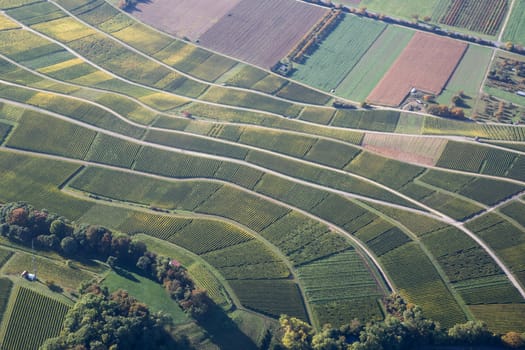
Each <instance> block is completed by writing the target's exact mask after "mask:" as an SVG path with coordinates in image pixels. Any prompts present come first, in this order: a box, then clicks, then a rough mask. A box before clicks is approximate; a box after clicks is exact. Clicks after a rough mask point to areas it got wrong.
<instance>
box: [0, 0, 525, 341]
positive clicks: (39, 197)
mask: <svg viewBox="0 0 525 350" xmlns="http://www.w3.org/2000/svg"><path fill="white" fill-rule="evenodd" d="M491 1H492V2H491ZM362 3H363V4H364V5H362V6H370V9H371V11H378V12H377V17H381V18H375V17H374V15H373V14H372V16H364V15H362V14H359V15H356V14H350V13H348V14H343V15H340V14H339V12H338V11H334V12H330V10H329V9H328V8H327V7H324V6H318V5H313V4H309V3H307V2H297V1H291V0H287V1H284V2H283V1H277V0H264V1H260V2H254V1H252V0H228V1H223V2H221V3H219V2H210V1H209V0H195V1H193V2H190V1H187V0H182V1H179V2H177V4H172V6H173V9H174V10H173V11H187V13H186V15H185V16H181V15H180V13H177V14H174V15H173V16H172V17H170V21H169V22H171V23H168V22H163V21H165V20H166V16H167V14H168V13H169V12H171V11H172V10H170V11H168V7H169V6H170V5H169V4H168V3H167V2H166V1H165V0H159V1H155V2H154V3H153V2H151V3H148V2H141V3H139V4H137V8H136V10H138V11H136V10H133V9H131V8H127V9H126V10H125V11H121V10H120V9H118V8H117V7H114V6H113V5H114V4H112V3H110V2H107V1H105V0H94V1H89V2H86V1H84V0H53V1H41V0H34V1H27V0H5V1H0V12H1V13H0V148H1V149H0V173H1V174H2V176H1V179H0V203H7V202H11V201H24V202H27V203H30V204H31V205H33V206H35V207H36V208H45V209H46V211H44V210H42V212H43V213H46V215H47V213H53V212H56V213H59V214H58V215H60V216H62V215H63V216H64V217H67V218H69V219H71V220H73V221H74V222H75V223H76V224H77V223H78V224H79V225H81V224H85V225H87V224H92V225H103V226H105V227H108V228H110V229H111V230H112V231H113V232H114V234H115V235H121V234H125V235H129V237H130V238H131V239H132V240H133V241H134V242H144V243H145V244H147V245H148V249H151V252H153V253H155V254H161V255H166V256H169V257H170V260H169V261H172V262H173V260H176V261H177V262H179V263H180V264H182V265H183V266H184V267H185V268H186V269H187V271H188V273H189V275H190V276H191V278H192V280H193V281H195V285H196V286H197V287H199V288H204V289H206V290H207V291H208V295H209V296H210V297H211V299H212V300H213V301H214V302H215V303H216V304H217V306H218V307H217V308H215V307H214V306H213V307H212V308H213V312H214V313H215V312H216V313H217V314H214V315H213V316H212V317H210V318H209V319H206V321H205V322H208V323H210V324H211V323H213V322H215V320H220V321H218V323H220V324H217V325H215V324H214V325H211V326H212V327H211V328H209V329H208V328H206V329H204V328H199V327H200V326H201V325H200V323H201V322H200V321H199V322H198V323H195V322H193V321H192V320H191V317H189V316H188V315H186V314H184V313H183V312H182V311H181V310H180V309H179V308H178V307H175V308H174V307H173V306H176V305H175V304H174V302H173V301H172V300H171V299H169V298H167V297H166V296H167V294H166V293H165V291H164V289H163V288H160V287H159V286H158V285H156V286H154V284H155V283H153V282H152V281H148V280H146V279H144V278H143V276H140V275H138V274H134V273H135V272H134V271H129V275H127V274H126V272H125V271H117V270H118V269H109V268H108V266H107V265H106V264H104V263H103V262H90V261H75V260H74V259H73V257H66V258H64V257H62V256H60V255H57V254H54V253H53V252H51V251H42V252H38V254H36V255H37V256H35V254H34V253H35V252H33V251H30V250H29V248H27V247H25V248H24V247H19V246H18V245H17V244H18V243H16V242H14V243H12V244H13V245H15V246H14V247H12V248H11V247H9V249H10V250H9V251H8V250H7V248H0V267H1V276H0V315H2V317H3V320H2V326H1V328H0V332H1V333H2V334H0V339H2V342H3V343H2V345H1V346H0V347H2V349H3V348H6V349H7V348H9V349H11V348H14V349H26V348H36V347H38V345H40V344H41V343H42V341H43V340H44V338H46V337H49V336H53V335H56V334H57V332H58V330H59V328H60V324H61V321H62V320H63V318H64V315H65V312H66V311H67V309H68V306H67V305H65V304H62V302H61V301H60V300H66V299H64V298H66V297H67V298H70V299H71V300H73V301H74V300H75V299H76V298H77V297H78V294H77V293H76V291H77V290H78V287H79V286H80V285H81V284H82V283H84V282H85V281H89V280H91V279H92V278H97V279H100V280H104V282H102V283H104V286H107V287H108V288H109V289H111V290H115V289H117V288H118V287H122V286H125V288H127V289H128V290H129V291H130V293H131V294H133V295H135V296H136V297H138V298H139V299H140V300H143V302H145V303H147V304H149V305H151V307H152V310H153V311H160V310H162V311H166V312H168V313H170V314H171V315H172V316H173V318H174V319H175V323H176V328H177V329H178V332H179V331H180V332H182V333H184V332H185V330H188V329H191V332H192V333H191V335H189V338H188V339H189V342H190V343H191V344H189V346H190V345H191V346H193V345H195V344H194V343H193V342H197V343H199V342H201V341H202V342H203V343H205V345H203V346H195V348H196V349H201V348H206V349H210V350H215V349H216V347H215V345H216V344H215V343H214V340H217V339H219V338H217V336H220V337H223V336H224V337H225V338H224V339H227V338H228V337H230V336H232V335H230V334H229V330H231V331H232V332H243V333H245V335H246V336H247V337H252V340H253V341H254V345H255V347H254V348H256V347H262V348H263V347H264V346H263V345H264V344H263V338H265V335H264V334H265V332H266V329H268V328H270V329H275V327H276V325H277V318H278V317H279V316H280V315H281V314H282V313H287V314H289V315H291V316H296V317H299V318H301V319H302V320H305V321H308V322H310V323H311V324H312V325H313V326H314V328H315V329H317V330H320V329H322V327H323V325H324V324H325V323H330V324H332V326H333V327H335V328H339V327H340V326H342V325H345V324H348V323H351V322H352V320H353V319H354V318H356V319H359V320H360V321H361V322H362V323H363V324H364V323H366V322H368V321H381V320H384V318H385V316H386V315H385V310H386V308H385V300H386V299H385V297H386V296H388V294H390V293H391V292H398V293H399V294H400V295H401V296H402V297H404V298H405V299H406V301H407V302H408V303H415V304H418V305H420V306H421V307H422V309H423V312H424V315H425V316H427V317H430V318H432V319H434V320H436V321H438V322H440V324H441V326H442V328H443V329H448V328H450V327H452V326H453V325H455V324H456V323H462V322H465V321H467V320H480V321H485V322H487V323H488V325H489V327H490V328H489V329H490V330H491V331H496V332H506V331H509V330H515V331H517V332H523V330H525V325H523V321H522V319H520V318H519V316H520V315H521V314H520V312H522V311H523V309H522V308H521V307H522V305H523V290H522V285H523V284H524V283H525V262H524V261H523V252H524V249H525V238H524V237H525V236H524V234H523V233H524V230H525V221H524V219H523V216H524V215H523V214H524V213H525V210H524V205H523V196H524V191H525V175H524V174H525V155H524V154H522V153H523V150H524V149H525V148H524V147H525V146H523V143H524V141H525V128H523V127H521V126H519V125H510V124H502V123H496V122H495V123H487V124H484V123H483V122H482V121H484V117H482V116H480V119H479V120H478V121H475V122H474V121H460V120H452V119H444V118H439V117H435V116H430V115H426V114H425V113H423V111H420V112H418V113H413V112H410V111H408V110H401V109H399V108H397V107H396V108H377V107H376V106H373V105H367V103H373V102H377V103H380V104H386V105H392V106H398V102H399V101H400V99H401V100H402V99H403V98H404V97H405V96H406V94H407V93H408V92H409V91H411V89H412V88H416V89H417V90H420V91H418V94H420V95H418V96H421V97H414V98H415V99H416V98H417V99H419V98H420V99H421V102H417V104H418V105H419V104H421V105H424V104H425V103H427V102H428V101H431V100H433V101H435V102H437V103H442V104H446V105H448V104H449V103H450V100H451V98H452V97H453V96H454V95H456V94H458V93H459V91H462V94H461V95H462V96H463V97H464V103H465V106H464V107H465V110H466V112H467V114H468V113H475V111H480V110H481V109H483V108H485V107H487V106H488V107H490V108H492V109H493V110H492V112H494V113H496V111H497V110H498V108H499V107H498V102H496V101H499V100H498V98H500V97H498V96H500V95H496V94H494V95H495V96H496V97H494V98H491V101H492V100H493V104H492V105H490V106H489V105H488V104H484V103H485V102H486V101H485V100H483V97H481V98H480V99H478V97H479V96H478V92H480V88H481V82H482V81H483V80H484V79H483V78H484V76H483V74H484V72H483V70H484V68H487V69H488V67H489V64H490V63H489V62H490V60H491V57H492V56H494V57H496V58H495V60H496V61H495V62H496V63H497V64H496V63H494V64H492V66H491V67H492V68H491V70H493V69H496V72H494V74H492V73H491V71H489V72H488V74H489V75H491V74H492V75H495V76H499V78H502V77H504V76H503V75H502V74H503V73H504V72H509V71H512V67H514V68H516V71H515V72H514V71H512V74H511V75H510V76H511V77H512V79H514V78H515V77H516V76H518V73H519V69H518V68H519V67H520V66H519V62H518V61H519V60H517V59H516V58H515V56H514V55H510V54H501V53H499V54H497V55H493V52H492V51H491V50H490V49H489V48H484V47H481V46H477V45H468V44H466V43H465V42H462V41H458V40H455V39H452V38H445V37H443V36H436V35H433V34H429V33H423V32H416V31H414V30H412V29H411V28H407V27H409V26H407V27H402V26H393V25H391V24H388V21H389V18H388V16H389V15H390V14H391V13H394V12H396V11H397V12H398V13H399V12H400V11H412V10H411V9H413V13H412V14H414V15H415V14H416V13H415V12H416V11H417V14H418V15H419V16H426V15H428V16H430V15H432V16H434V14H438V13H441V14H442V16H443V17H439V18H438V17H434V18H431V19H424V18H423V17H421V18H420V19H417V18H413V20H414V21H415V20H418V21H419V22H420V24H423V22H428V23H427V24H428V25H429V26H431V25H434V24H435V23H436V22H438V21H440V18H443V21H445V20H446V21H447V23H448V22H450V25H451V26H461V27H462V28H464V29H465V31H478V32H480V33H484V35H493V34H489V33H488V32H489V31H496V32H497V31H499V30H500V26H501V23H496V22H498V21H499V22H501V18H503V17H504V16H505V15H506V12H507V11H508V8H507V7H508V4H507V1H499V0H490V1H483V2H476V3H474V2H473V1H466V0H464V1H459V0H458V1H456V0H451V1H448V2H440V3H439V4H438V2H436V1H434V0H432V1H427V2H426V3H425V4H423V3H417V4H416V3H415V2H412V4H411V6H412V7H410V9H409V8H407V5H406V3H408V2H404V3H403V4H402V3H401V2H400V1H399V0H392V1H391V2H388V3H385V2H378V1H377V0H363V1H362ZM487 4H491V5H487ZM360 6H361V5H360ZM483 6H485V7H483ZM489 6H493V7H494V8H493V10H494V11H492V14H493V17H491V18H489V14H490V13H491V11H486V9H487V8H488V7H489ZM518 6H519V5H518ZM199 8H200V9H201V10H199V11H201V12H199V13H200V14H201V15H202V16H201V17H200V18H199V19H198V20H197V19H195V14H196V13H197V11H198V10H197V9H199ZM518 8H519V7H518ZM162 9H163V10H164V11H165V12H166V13H158V11H161V10H162ZM374 9H375V10H374ZM156 11H157V12H156ZM382 11H384V13H383V12H382ZM434 11H435V12H434ZM469 11H471V12H469ZM380 15H382V16H380ZM133 16H135V17H137V18H141V19H144V20H145V21H146V22H148V21H149V23H150V24H158V25H159V26H164V28H166V30H168V29H169V30H171V31H172V34H173V33H174V34H175V36H176V37H172V36H169V35H166V34H163V33H162V32H160V31H157V30H155V29H154V28H152V27H150V26H149V25H147V24H143V23H141V22H139V21H137V20H136V19H135V18H134V17H133ZM325 16H326V17H325ZM339 16H341V17H340V18H339ZM406 16H409V15H407V13H404V14H403V15H402V16H401V17H406ZM483 16H485V22H483V21H484V19H483ZM367 17H369V18H367ZM467 17H468V18H467ZM299 19H301V20H300V21H299ZM339 19H340V20H341V21H340V22H339V23H338V25H337V26H334V27H333V28H330V29H331V30H330V31H329V33H328V32H327V33H325V34H323V38H322V40H320V39H321V38H316V39H315V41H316V43H315V45H318V47H317V48H316V50H309V49H308V50H304V51H305V52H303V53H304V60H302V61H301V62H300V63H298V62H294V66H293V68H294V70H293V71H292V74H291V78H292V79H296V80H297V81H296V80H291V79H288V78H287V77H285V76H279V75H276V74H274V72H272V71H270V70H267V69H261V68H257V67H256V66H254V65H251V64H250V62H251V63H257V64H259V65H261V66H263V67H269V66H270V63H268V62H270V61H271V65H273V64H274V63H275V62H277V61H278V60H279V59H281V58H283V57H284V56H285V55H286V53H288V52H290V50H291V49H292V48H294V47H296V48H297V50H296V51H297V53H300V51H301V50H302V49H304V48H305V47H307V46H308V45H306V46H304V47H302V48H301V47H299V46H296V45H297V43H299V41H300V40H301V38H303V37H304V36H305V34H306V33H308V32H309V31H310V30H311V29H312V28H313V27H314V26H315V24H316V23H317V24H318V26H317V29H319V30H321V29H323V26H324V25H325V24H326V25H331V24H333V23H334V22H335V21H337V20H339ZM467 19H468V20H467ZM151 21H153V22H151ZM332 21H333V22H332ZM156 22H158V23H156ZM299 22H300V23H299ZM511 22H512V18H511ZM168 27H169V28H168ZM446 28H448V26H447V27H446ZM325 35H326V36H325ZM184 36H187V38H186V39H185V40H180V39H179V37H184ZM272 38H273V39H272ZM309 38H310V37H309ZM310 39H311V38H310ZM310 39H308V40H310ZM197 40H199V42H198V44H199V45H202V46H196V45H194V44H193V43H192V41H193V42H196V41H197ZM308 42H309V41H307V42H305V44H308ZM209 45H217V47H216V49H217V50H218V51H217V52H216V51H213V52H212V51H210V50H207V49H206V47H207V46H209ZM281 51H282V52H281ZM219 52H226V53H228V54H231V55H232V57H229V56H228V57H227V56H223V55H221V54H220V53H219ZM241 56H242V57H241ZM236 57H237V58H238V57H240V58H244V59H245V60H246V62H244V61H242V62H241V61H238V60H237V59H236ZM503 68H504V69H503ZM509 74H510V73H509ZM493 78H494V77H493ZM500 80H501V79H500ZM487 81H490V82H491V83H489V84H493V86H487V87H486V88H487V90H486V91H485V92H486V94H489V93H492V90H490V89H499V90H501V91H503V92H505V91H504V86H503V85H501V84H500V85H497V84H496V83H495V81H496V80H495V79H492V78H491V77H489V78H488V79H487ZM304 84H308V85H311V86H313V87H316V89H312V88H309V87H308V86H307V85H304ZM494 84H496V85H494ZM517 86H520V85H516V87H517ZM318 89H319V90H318ZM323 90H324V91H326V92H328V91H330V94H326V93H324V92H323ZM442 91H443V93H442V94H441V96H430V95H429V96H425V94H430V93H432V94H434V95H439V94H440V93H441V92H442ZM505 93H508V94H511V93H512V92H510V91H506V92H505ZM394 95H396V96H394ZM401 95H403V96H401ZM343 97H347V98H352V99H356V100H355V101H347V100H344V99H343ZM367 98H368V100H367ZM487 98H488V97H487ZM514 98H518V96H517V95H516V96H514ZM365 100H367V101H365ZM394 100H395V101H394ZM392 101H394V102H395V103H390V102H392ZM484 101H485V102H484ZM362 102H364V103H363V104H362V105H359V104H360V103H362ZM513 103H514V102H513ZM414 104H416V102H414ZM516 106H517V104H516ZM488 107H487V108H488ZM516 108H517V109H516V110H512V111H511V106H510V101H509V102H505V104H504V109H505V111H503V112H502V113H503V114H504V117H505V118H506V119H505V120H502V121H514V120H516V119H515V118H514V117H512V116H510V114H509V113H510V112H516V111H519V110H520V109H518V107H516ZM520 108H521V107H520ZM476 113H477V112H476ZM505 113H506V114H505ZM513 118H514V119H513ZM496 121H497V120H496ZM5 219H6V220H14V219H13V217H10V216H7V217H6V218H5ZM33 219H34V218H33V217H31V220H33ZM54 219H55V217H54V218H53V221H51V220H50V221H49V222H46V223H45V224H46V225H49V226H50V227H51V225H52V223H53V222H54ZM55 225H57V224H55ZM35 227H36V226H35ZM82 227H83V228H86V226H82ZM15 230H16V228H15V229H10V228H9V227H8V225H2V226H1V227H0V233H1V234H2V236H6V237H10V236H13V235H15V233H17V232H15ZM86 230H87V229H86ZM75 234H78V235H79V237H82V234H83V231H81V230H80V231H79V232H76V233H75ZM86 236H87V234H86ZM469 236H470V237H469ZM474 236H476V237H478V238H479V239H481V240H482V241H483V242H484V244H486V246H484V245H483V244H480V243H477V241H476V240H474V239H472V238H471V237H474ZM6 239H7V238H6ZM53 239H54V240H55V241H56V242H54V243H53V244H55V245H56V246H59V245H60V244H61V236H60V234H59V233H57V235H56V237H54V238H53ZM1 243H2V244H4V240H3V239H2V242H1ZM10 244H11V243H10ZM137 244H138V243H137ZM487 247H488V248H487ZM11 249H13V251H14V253H13V252H11ZM24 249H25V250H24ZM491 252H494V254H495V255H492V254H491ZM66 259H70V260H66ZM167 261H168V260H167ZM33 264H36V265H38V278H39V281H40V282H42V283H39V284H32V283H30V282H29V281H25V280H24V279H21V278H20V279H18V277H17V276H18V275H19V274H20V272H21V269H22V270H23V269H26V270H31V266H32V265H33ZM117 272H118V273H117ZM119 273H121V274H119ZM126 276H127V277H126ZM6 277H7V279H6ZM104 278H105V279H104ZM516 280H518V281H519V282H520V283H516V282H515V281H516ZM10 281H11V282H13V283H11V282H10ZM51 282H52V283H51ZM49 286H51V287H52V288H55V290H56V291H53V290H52V288H51V287H49ZM29 287H31V289H29ZM48 287H49V288H48ZM48 296H52V297H54V298H50V297H48ZM495 306H498V307H499V306H501V307H499V308H496V307H495ZM490 312H493V314H494V318H492V319H488V320H487V319H483V318H485V317H488V316H487V315H490ZM53 315H55V316H54V317H53V321H47V320H46V316H53ZM205 322H203V323H205ZM33 323H38V324H37V325H34V324H33ZM263 324H264V327H266V328H264V327H263V326H261V327H263V328H261V329H256V328H257V327H258V325H263ZM223 325H224V327H225V328H226V329H228V332H224V329H222V328H221V332H222V333H224V334H218V333H217V330H215V329H214V328H213V327H215V328H220V327H223ZM206 326H210V325H206ZM23 327H33V328H34V329H35V332H37V333H38V334H37V335H36V336H35V337H32V336H31V337H27V336H24V335H26V333H27V329H26V328H23ZM179 327H181V328H179ZM192 327H195V328H192ZM224 327H223V328H224ZM193 329H196V330H193ZM193 332H194V333H193ZM182 333H179V334H182ZM216 333H217V334H216ZM226 333H228V334H226ZM232 334H235V333H232ZM237 334H240V333H237ZM221 339H223V338H221ZM24 342H26V343H24ZM217 344H219V343H217ZM232 347H233V345H232Z"/></svg>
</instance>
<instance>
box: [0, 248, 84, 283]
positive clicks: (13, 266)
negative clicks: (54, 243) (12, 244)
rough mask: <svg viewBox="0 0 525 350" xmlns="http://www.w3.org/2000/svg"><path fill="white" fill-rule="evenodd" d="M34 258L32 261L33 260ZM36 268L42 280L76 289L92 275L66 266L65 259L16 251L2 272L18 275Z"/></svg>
mask: <svg viewBox="0 0 525 350" xmlns="http://www.w3.org/2000/svg"><path fill="white" fill-rule="evenodd" d="M33 258H34V262H33ZM33 268H34V269H36V273H37V277H38V279H39V280H40V281H42V282H44V283H45V282H49V281H53V282H55V283H56V284H58V285H59V286H61V287H63V288H69V289H70V290H77V289H78V288H79V287H80V284H81V283H82V282H87V281H89V280H91V279H92V278H93V275H92V274H90V273H87V272H86V271H83V270H80V269H78V268H76V267H74V266H71V267H70V266H67V265H66V263H65V260H63V261H60V262H56V261H54V260H51V259H48V258H44V257H39V256H36V257H34V256H33V255H32V254H25V253H17V254H15V255H14V256H13V257H12V258H11V259H10V260H9V262H8V263H7V265H6V266H5V268H4V270H3V272H4V273H5V274H8V275H14V276H17V275H19V274H20V273H21V272H22V271H24V270H27V271H32V270H33Z"/></svg>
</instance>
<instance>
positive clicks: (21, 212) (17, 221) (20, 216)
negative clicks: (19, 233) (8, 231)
mask: <svg viewBox="0 0 525 350" xmlns="http://www.w3.org/2000/svg"><path fill="white" fill-rule="evenodd" d="M28 216H29V213H28V211H27V210H26V209H25V208H16V209H13V210H12V211H11V214H10V215H9V219H8V220H7V223H8V224H9V225H18V226H25V225H26V224H27V219H28Z"/></svg>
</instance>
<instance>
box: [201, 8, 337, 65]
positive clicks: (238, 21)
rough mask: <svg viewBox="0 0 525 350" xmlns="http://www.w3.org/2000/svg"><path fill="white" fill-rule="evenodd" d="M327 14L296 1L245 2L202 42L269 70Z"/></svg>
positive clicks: (205, 35)
mask: <svg viewBox="0 0 525 350" xmlns="http://www.w3.org/2000/svg"><path fill="white" fill-rule="evenodd" d="M327 11H328V10H327V9H325V8H321V7H318V6H314V5H311V4H308V3H305V2H302V1H296V0H242V1H241V2H239V3H238V4H237V6H235V7H234V8H233V9H231V10H230V11H228V13H227V14H226V15H225V16H223V17H222V19H221V20H219V21H218V23H216V24H215V25H214V26H212V27H211V28H209V29H208V30H207V31H206V32H205V33H204V34H203V35H202V36H201V37H200V38H199V41H200V44H201V45H203V46H204V47H207V48H210V49H213V50H216V51H218V52H221V53H223V54H226V55H230V56H233V57H236V58H240V59H241V60H244V61H247V62H250V63H253V64H256V65H258V66H261V67H264V68H269V67H271V66H273V65H274V64H275V63H277V62H278V61H279V60H280V59H281V58H283V57H284V56H285V55H286V54H287V53H288V52H289V51H290V50H291V49H292V48H293V46H294V45H296V44H297V42H298V41H299V40H300V39H301V38H302V37H303V36H304V35H305V34H306V33H307V32H308V31H309V30H310V29H311V28H312V27H313V26H314V24H315V23H317V21H319V20H320V19H321V18H322V17H323V16H324V15H325V14H326V13H327Z"/></svg>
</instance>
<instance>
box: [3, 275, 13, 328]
mask: <svg viewBox="0 0 525 350" xmlns="http://www.w3.org/2000/svg"><path fill="white" fill-rule="evenodd" d="M12 288H13V282H12V281H11V280H10V279H9V278H5V277H3V278H0V322H2V319H3V317H4V313H5V311H6V308H7V303H8V302H9V296H10V295H11V289H12Z"/></svg>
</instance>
